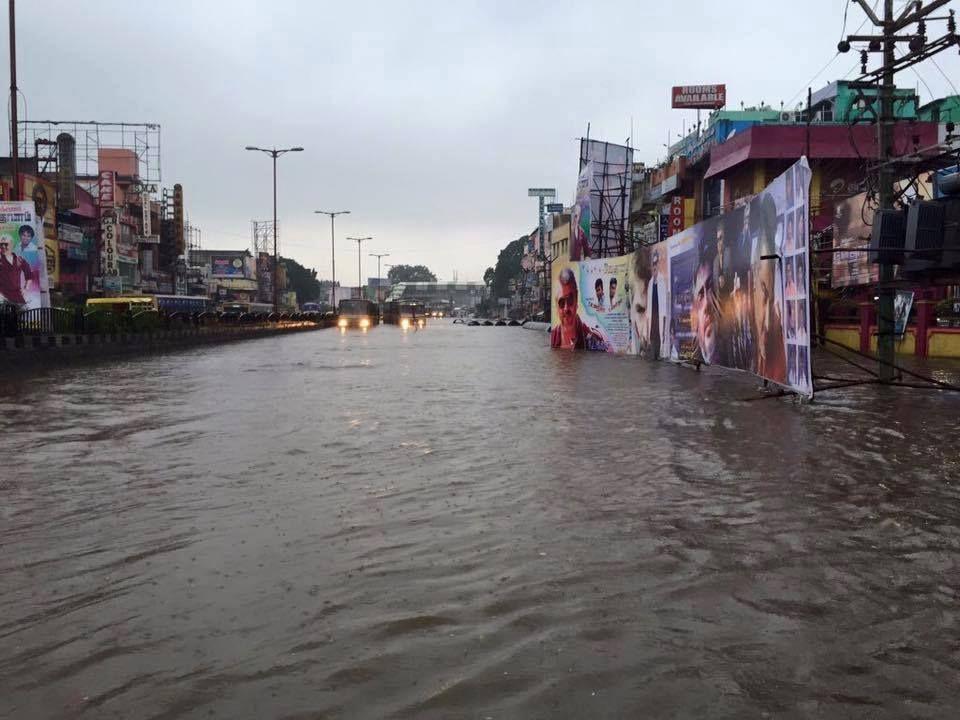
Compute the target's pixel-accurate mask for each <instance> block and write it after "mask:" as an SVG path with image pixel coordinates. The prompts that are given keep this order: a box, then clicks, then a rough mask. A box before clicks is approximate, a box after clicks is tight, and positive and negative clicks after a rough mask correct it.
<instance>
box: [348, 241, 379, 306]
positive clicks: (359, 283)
mask: <svg viewBox="0 0 960 720" xmlns="http://www.w3.org/2000/svg"><path fill="white" fill-rule="evenodd" d="M347 240H353V241H354V242H355V243H357V291H358V292H359V293H360V297H363V269H362V268H361V267H360V244H361V243H364V242H366V241H367V240H373V238H372V237H362V238H361V237H350V238H347Z"/></svg>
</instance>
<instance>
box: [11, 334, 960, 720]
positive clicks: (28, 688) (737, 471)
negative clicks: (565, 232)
mask: <svg viewBox="0 0 960 720" xmlns="http://www.w3.org/2000/svg"><path fill="white" fill-rule="evenodd" d="M938 367H939V370H938V372H940V377H946V378H949V377H953V378H955V377H957V369H958V367H960V366H957V365H955V364H954V365H950V364H942V365H940V366H938ZM757 385H758V383H757V382H756V381H755V380H753V379H751V378H750V377H748V376H746V375H742V374H739V373H732V372H729V371H722V370H717V369H705V370H704V371H702V372H700V373H696V372H694V371H692V370H689V369H686V368H680V367H675V366H672V365H669V364H666V363H650V362H645V361H642V360H639V359H637V358H628V357H615V356H608V355H602V354H571V353H564V352H557V351H551V350H550V349H549V347H548V338H547V336H546V334H545V333H536V332H531V331H528V330H522V329H518V328H507V327H503V328H485V327H473V328H471V327H465V326H462V325H451V324H449V321H440V322H436V323H434V324H432V325H431V326H430V327H428V328H427V329H426V330H424V331H422V332H417V333H408V334H402V333H401V332H400V331H399V330H398V329H396V328H393V327H380V328H375V329H374V330H372V331H371V332H369V333H367V334H364V335H361V334H356V333H347V334H340V333H338V332H337V331H335V330H330V331H320V332H314V333H304V334H299V335H294V336H288V337H283V338H271V339H261V340H252V341H248V342H243V343H235V344H230V345H223V346H220V347H214V348H204V349H201V350H191V351H187V352H177V353H169V354H163V355H154V356H150V357H145V358H139V359H123V360H119V361H115V362H109V363H100V364H83V365H74V366H70V367H66V368H60V369H47V370H43V371H38V372H36V373H29V372H21V373H17V374H14V375H8V376H6V377H3V378H0V456H2V457H3V463H2V468H0V718H4V719H6V718H11V719H13V718H16V719H18V720H19V719H20V718H87V717H89V718H155V719H159V718H210V717H215V718H288V719H294V718H296V719H304V720H305V719H307V718H383V717H394V718H479V719H483V718H497V719H499V718H560V717H562V718H621V717H644V718H647V717H649V718H700V717H710V718H762V717H770V718H822V717H827V718H898V719H899V718H945V717H952V716H954V713H955V712H956V710H957V708H958V707H960V679H958V678H960V604H958V600H960V598H958V592H960V487H958V483H960V449H958V442H960V431H958V424H957V418H958V410H960V396H958V395H951V394H949V393H944V392H929V391H910V390H904V389H884V388H878V387H876V386H868V387H859V388H851V389H845V390H841V391H835V392H831V393H824V394H823V395H821V396H820V397H819V398H818V399H817V401H816V402H814V403H813V404H801V403H798V402H795V401H793V400H788V399H771V400H760V401H750V400H748V398H753V397H756V396H757Z"/></svg>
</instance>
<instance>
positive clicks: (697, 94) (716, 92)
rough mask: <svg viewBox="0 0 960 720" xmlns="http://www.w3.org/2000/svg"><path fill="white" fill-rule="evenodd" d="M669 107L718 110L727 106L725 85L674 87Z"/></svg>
mask: <svg viewBox="0 0 960 720" xmlns="http://www.w3.org/2000/svg"><path fill="white" fill-rule="evenodd" d="M671 100H672V102H671V107H673V108H674V109H680V110H688V109H690V110H698V109H703V110H719V109H720V108H722V107H723V106H724V105H726V104H727V86H726V85H674V86H673V90H672V92H671Z"/></svg>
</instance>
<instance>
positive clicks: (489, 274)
mask: <svg viewBox="0 0 960 720" xmlns="http://www.w3.org/2000/svg"><path fill="white" fill-rule="evenodd" d="M496 274H497V271H496V270H494V269H493V268H492V267H488V268H487V269H486V270H484V272H483V284H484V285H486V286H487V287H490V284H491V283H492V282H493V278H494V276H495V275H496Z"/></svg>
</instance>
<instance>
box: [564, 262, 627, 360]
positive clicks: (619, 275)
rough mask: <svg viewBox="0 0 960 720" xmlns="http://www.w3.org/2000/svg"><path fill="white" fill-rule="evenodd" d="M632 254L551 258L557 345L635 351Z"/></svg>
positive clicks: (584, 348) (615, 351)
mask: <svg viewBox="0 0 960 720" xmlns="http://www.w3.org/2000/svg"><path fill="white" fill-rule="evenodd" d="M630 259H631V258H630V257H629V256H621V257H615V258H601V259H598V260H583V261H581V262H559V261H555V262H554V263H553V284H552V287H553V295H554V297H553V318H554V326H553V328H552V330H551V335H550V341H551V342H550V344H551V345H552V346H553V347H555V348H571V349H581V350H600V351H605V352H614V353H628V352H630V351H631V332H630V309H629V287H628V275H629V268H630Z"/></svg>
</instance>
